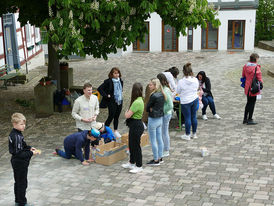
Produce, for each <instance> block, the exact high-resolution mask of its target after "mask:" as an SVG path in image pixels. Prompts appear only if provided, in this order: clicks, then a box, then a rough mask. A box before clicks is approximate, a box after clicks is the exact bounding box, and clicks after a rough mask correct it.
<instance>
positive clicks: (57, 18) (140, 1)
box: [0, 0, 220, 89]
mask: <svg viewBox="0 0 274 206" xmlns="http://www.w3.org/2000/svg"><path fill="white" fill-rule="evenodd" d="M17 10H19V21H20V22H21V24H22V25H25V24H26V23H27V22H29V23H30V24H32V25H35V26H36V27H40V28H42V29H43V30H44V31H46V35H45V37H46V38H47V40H48V42H49V44H48V49H49V66H48V76H49V77H52V78H53V79H56V80H57V84H58V85H57V87H58V88H59V81H58V80H59V79H60V72H59V60H58V59H61V58H62V57H66V56H68V55H70V54H77V55H80V56H85V55H92V56H94V57H96V58H100V57H103V58H104V59H107V54H109V53H112V52H113V53H116V52H117V49H118V48H122V49H123V50H125V49H126V46H128V45H130V44H131V43H132V42H134V41H135V40H136V39H137V38H138V39H140V40H143V39H144V35H145V34H146V33H147V32H148V31H147V29H146V26H145V24H144V21H145V20H147V19H148V18H149V17H150V14H151V13H153V12H157V13H158V14H159V15H160V16H161V18H162V20H163V21H164V23H165V24H169V25H171V26H173V27H175V29H176V32H177V33H178V34H179V33H180V32H181V33H182V34H186V28H187V27H188V26H193V27H195V28H196V27H197V25H202V26H203V27H205V26H206V22H210V23H211V24H212V25H213V26H215V27H218V26H219V25H220V21H219V20H218V19H215V16H216V14H217V13H218V11H217V10H216V9H214V6H213V5H208V2H207V0H1V1H0V15H2V14H5V13H7V12H15V11H17ZM59 89H60V88H59Z"/></svg>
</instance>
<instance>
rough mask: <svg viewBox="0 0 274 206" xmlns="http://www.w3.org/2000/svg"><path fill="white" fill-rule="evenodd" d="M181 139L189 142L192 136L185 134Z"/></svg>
mask: <svg viewBox="0 0 274 206" xmlns="http://www.w3.org/2000/svg"><path fill="white" fill-rule="evenodd" d="M181 139H182V140H187V141H189V140H190V135H186V134H184V135H182V136H181Z"/></svg>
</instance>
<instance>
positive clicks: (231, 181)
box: [0, 49, 274, 206]
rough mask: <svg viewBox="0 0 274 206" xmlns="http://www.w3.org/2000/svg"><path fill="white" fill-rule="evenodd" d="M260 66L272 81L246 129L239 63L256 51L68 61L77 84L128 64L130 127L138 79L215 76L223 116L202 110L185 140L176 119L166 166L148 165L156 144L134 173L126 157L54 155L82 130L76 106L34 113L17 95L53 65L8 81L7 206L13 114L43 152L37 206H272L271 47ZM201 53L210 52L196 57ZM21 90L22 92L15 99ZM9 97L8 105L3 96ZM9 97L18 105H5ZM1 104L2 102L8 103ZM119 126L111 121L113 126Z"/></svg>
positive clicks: (34, 175)
mask: <svg viewBox="0 0 274 206" xmlns="http://www.w3.org/2000/svg"><path fill="white" fill-rule="evenodd" d="M256 51H257V52H258V53H259V55H260V64H261V65H262V72H263V78H264V86H265V87H264V89H263V91H262V92H263V93H262V95H263V98H262V99H261V100H258V101H257V102H256V108H255V111H254V119H255V120H256V121H258V123H259V124H258V125H254V126H251V125H243V124H242V119H243V113H244V107H245V104H246V97H245V95H244V93H243V89H242V88H241V87H240V86H239V84H240V82H239V78H240V76H241V69H242V67H243V65H244V64H245V63H246V61H247V59H248V58H249V55H250V52H235V53H228V52H184V53H138V54H137V53H132V54H128V55H125V56H122V57H120V58H117V57H111V58H109V60H108V61H105V60H102V59H92V58H88V59H86V60H84V61H77V62H70V66H71V67H73V68H74V84H75V85H83V82H84V80H87V79H88V80H90V81H91V82H92V84H93V85H94V87H98V86H99V85H100V84H101V83H102V81H103V80H104V79H106V78H107V74H108V72H109V71H110V69H111V68H112V67H114V66H117V67H119V68H120V69H121V72H122V75H123V77H122V78H123V80H124V95H123V97H124V106H123V110H122V113H121V116H120V122H119V131H120V132H121V133H125V132H128V128H127V127H126V126H125V125H124V124H123V121H124V115H123V114H124V112H125V110H126V109H128V105H129V101H130V93H131V87H132V84H133V83H134V82H135V81H137V80H138V81H140V82H141V83H142V84H143V85H144V87H145V86H146V85H147V83H148V82H149V79H151V78H152V77H155V76H156V75H157V74H158V73H160V72H162V71H164V70H165V69H168V68H170V67H171V66H178V67H179V70H180V74H179V78H181V77H182V72H181V71H182V66H183V65H184V64H185V63H186V62H191V63H192V66H193V70H194V73H195V74H197V72H199V71H200V70H204V71H205V72H206V73H207V75H208V77H209V78H210V80H211V85H212V93H213V95H214V100H215V105H216V109H217V113H218V114H219V115H220V116H221V117H222V120H215V119H213V117H212V115H211V111H210V109H208V110H207V115H208V120H207V121H203V120H202V119H201V111H200V110H199V111H198V113H197V114H198V129H197V135H198V136H199V138H198V139H195V140H191V141H182V140H181V139H180V136H181V135H182V134H183V132H184V131H182V132H180V131H176V130H174V128H173V127H174V126H175V125H177V121H176V120H172V121H171V124H170V127H171V128H170V137H171V141H170V142H171V147H170V156H169V157H167V158H164V160H165V163H164V164H162V165H161V166H159V167H148V166H146V165H145V163H146V162H147V161H149V160H150V159H151V158H152V151H151V146H147V147H144V148H142V152H143V163H144V165H143V167H144V171H143V172H142V173H140V174H136V175H135V174H130V173H129V172H128V170H125V169H123V168H121V164H122V163H125V162H127V161H128V159H125V160H124V161H121V162H118V163H116V164H113V165H111V166H103V165H99V164H96V163H94V164H91V165H89V166H87V167H84V166H82V165H81V164H80V163H79V161H78V160H76V159H75V158H74V159H71V160H65V159H62V158H60V157H57V156H54V155H52V152H53V151H54V149H55V148H56V147H60V146H62V145H63V140H64V138H65V137H66V136H67V135H69V134H71V133H73V132H76V129H75V121H74V120H73V119H72V117H71V114H70V112H63V113H54V115H52V116H50V117H48V118H44V119H36V118H35V117H34V114H33V110H32V109H30V108H22V107H21V106H19V105H16V104H15V103H14V100H13V99H12V98H15V97H16V98H20V99H25V98H27V97H29V98H30V99H31V98H32V97H33V85H35V84H36V83H37V82H38V80H39V78H41V76H39V75H45V73H46V69H47V68H46V67H41V68H37V69H36V70H35V69H33V70H30V72H34V71H36V73H37V74H36V75H37V78H36V79H33V80H32V81H30V82H29V83H27V84H26V85H16V86H15V87H9V88H8V90H7V91H4V90H3V91H1V92H0V100H1V101H0V106H1V110H0V120H1V128H0V148H1V152H0V165H1V167H0V177H1V178H0V191H1V193H0V206H2V205H3V206H6V205H13V202H14V194H13V184H14V181H13V173H12V168H11V165H10V155H9V153H8V152H7V146H8V145H7V136H8V133H9V131H10V129H11V125H10V120H9V118H10V115H11V113H12V112H14V111H20V112H23V113H24V114H25V115H26V117H27V129H26V131H25V132H24V136H25V139H26V141H27V143H29V144H30V145H33V146H35V147H37V148H39V149H41V150H42V154H41V155H40V156H37V157H34V158H32V161H31V163H30V167H29V174H28V180H29V182H28V183H29V184H28V189H27V197H28V200H29V202H30V203H31V204H34V205H37V206H47V205H49V206H55V205H56V206H57V205H58V206H59V205H66V206H74V205H81V206H88V205H91V204H92V205H98V206H100V205H113V206H127V205H133V206H136V205H146V206H149V205H151V206H152V205H153V206H154V205H165V206H177V205H178V206H182V205H184V206H185V205H186V206H188V205H190V206H194V205H199V206H218V205H220V206H247V205H248V206H262V205H264V206H270V205H274V172H273V170H274V167H273V166H274V163H273V160H274V159H273V152H274V149H273V144H274V140H273V136H274V130H273V128H274V127H273V126H274V120H273V117H274V104H272V100H273V98H274V93H273V90H274V84H273V79H269V78H270V77H267V76H265V75H264V74H265V68H268V67H270V66H272V67H273V66H274V53H271V55H270V57H269V55H268V53H267V56H268V57H267V58H266V53H265V52H264V51H263V50H257V49H256ZM197 56H203V57H204V58H203V59H201V58H196V57H197ZM14 94H16V95H14ZM4 97H5V101H2V100H3V99H4ZM4 102H5V104H7V102H9V104H10V106H9V107H8V108H7V109H6V106H5V111H3V110H2V108H4ZM2 106H3V107H2ZM107 113H108V112H107V110H106V109H101V110H100V114H99V116H98V121H101V122H104V121H105V119H106V117H107ZM111 128H112V125H111ZM200 147H207V148H208V150H209V156H207V157H201V155H200Z"/></svg>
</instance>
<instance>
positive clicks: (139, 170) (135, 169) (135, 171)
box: [129, 167, 144, 174]
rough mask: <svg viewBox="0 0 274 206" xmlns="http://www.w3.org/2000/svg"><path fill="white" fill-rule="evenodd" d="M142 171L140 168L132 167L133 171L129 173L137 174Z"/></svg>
mask: <svg viewBox="0 0 274 206" xmlns="http://www.w3.org/2000/svg"><path fill="white" fill-rule="evenodd" d="M143 170H144V169H143V168H142V167H134V168H133V169H131V170H129V172H130V173H134V174H136V173H139V172H142V171H143Z"/></svg>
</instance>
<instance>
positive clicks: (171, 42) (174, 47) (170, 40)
mask: <svg viewBox="0 0 274 206" xmlns="http://www.w3.org/2000/svg"><path fill="white" fill-rule="evenodd" d="M162 51H169V52H177V51H178V38H177V35H176V30H175V28H173V27H171V26H170V25H168V24H167V25H164V23H162Z"/></svg>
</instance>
